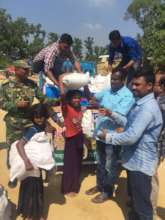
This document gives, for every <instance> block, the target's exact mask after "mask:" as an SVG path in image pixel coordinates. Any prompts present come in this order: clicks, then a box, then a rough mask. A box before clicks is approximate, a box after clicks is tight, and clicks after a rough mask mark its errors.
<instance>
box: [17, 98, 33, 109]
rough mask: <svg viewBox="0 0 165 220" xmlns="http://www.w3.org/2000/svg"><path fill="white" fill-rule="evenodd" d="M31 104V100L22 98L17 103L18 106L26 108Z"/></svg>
mask: <svg viewBox="0 0 165 220" xmlns="http://www.w3.org/2000/svg"><path fill="white" fill-rule="evenodd" d="M29 104H30V102H29V101H25V100H23V99H22V100H20V101H18V102H17V103H16V106H17V108H26V107H28V106H29Z"/></svg>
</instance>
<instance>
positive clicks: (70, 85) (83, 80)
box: [63, 72, 90, 89]
mask: <svg viewBox="0 0 165 220" xmlns="http://www.w3.org/2000/svg"><path fill="white" fill-rule="evenodd" d="M89 82H90V77H89V73H84V74H82V73H76V72H75V73H70V74H68V75H66V76H64V78H63V83H64V85H65V87H66V88H67V89H80V88H81V87H83V86H85V85H88V83H89Z"/></svg>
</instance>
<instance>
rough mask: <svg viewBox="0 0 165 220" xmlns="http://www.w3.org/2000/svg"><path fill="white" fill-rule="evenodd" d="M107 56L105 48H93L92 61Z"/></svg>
mask: <svg viewBox="0 0 165 220" xmlns="http://www.w3.org/2000/svg"><path fill="white" fill-rule="evenodd" d="M106 54H108V50H107V47H99V46H94V61H98V57H99V56H100V55H106Z"/></svg>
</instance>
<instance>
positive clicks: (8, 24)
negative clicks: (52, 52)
mask: <svg viewBox="0 0 165 220" xmlns="http://www.w3.org/2000/svg"><path fill="white" fill-rule="evenodd" d="M41 28H42V26H41V25H40V24H38V25H33V24H29V23H28V22H27V21H26V19H25V18H22V17H18V18H17V19H16V20H15V21H13V20H12V18H11V16H10V15H9V14H7V12H6V10H5V9H0V56H1V57H9V58H12V59H18V58H27V57H29V56H32V55H33V54H35V53H36V52H38V50H39V49H41V47H42V46H43V44H44V37H45V31H43V30H42V29H41Z"/></svg>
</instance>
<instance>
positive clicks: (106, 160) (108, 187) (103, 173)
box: [96, 141, 119, 196]
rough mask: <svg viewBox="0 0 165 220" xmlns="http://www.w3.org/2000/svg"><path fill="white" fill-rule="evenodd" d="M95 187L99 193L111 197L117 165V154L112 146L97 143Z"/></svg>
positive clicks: (116, 176) (117, 171) (116, 174)
mask: <svg viewBox="0 0 165 220" xmlns="http://www.w3.org/2000/svg"><path fill="white" fill-rule="evenodd" d="M96 144H97V145H96V151H97V162H98V164H97V174H96V179H97V187H98V189H99V190H100V191H102V192H104V193H106V194H107V195H108V196H111V195H112V194H113V191H114V184H115V183H116V180H117V178H118V173H119V163H118V155H117V152H115V151H114V149H113V146H112V145H107V144H105V143H103V142H100V141H97V143H96Z"/></svg>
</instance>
